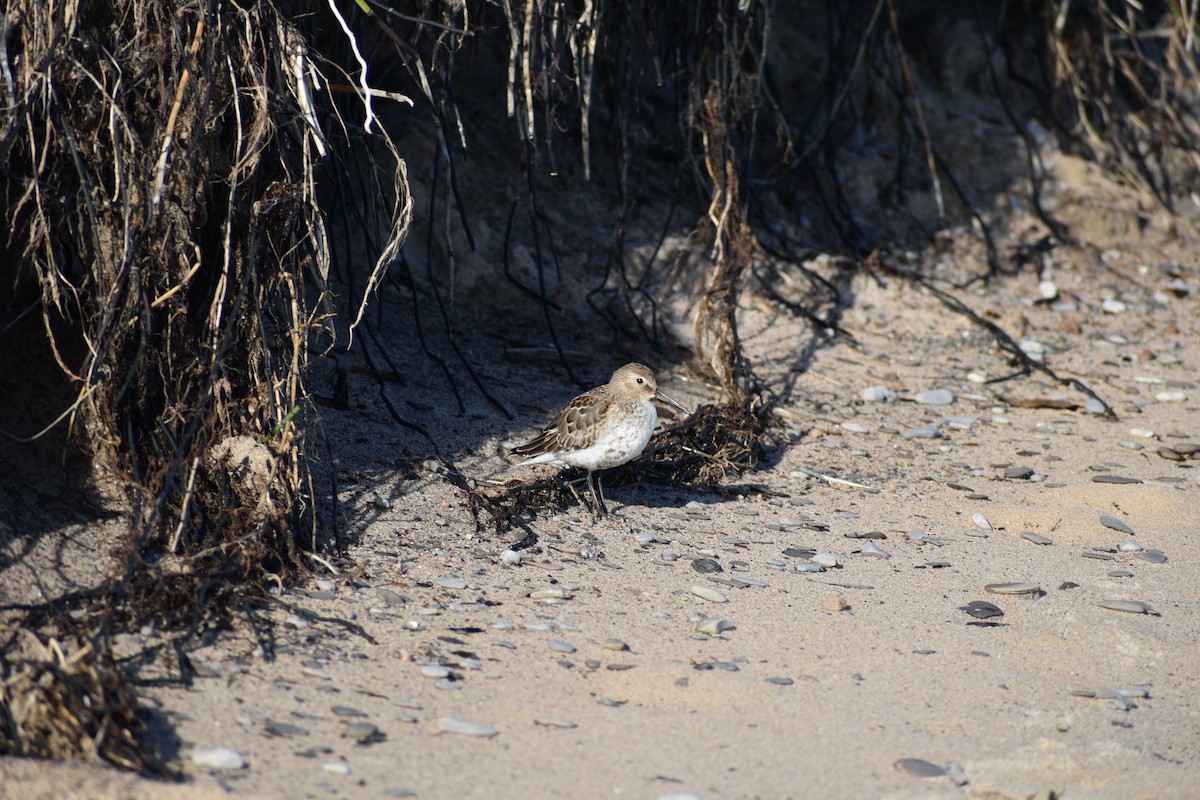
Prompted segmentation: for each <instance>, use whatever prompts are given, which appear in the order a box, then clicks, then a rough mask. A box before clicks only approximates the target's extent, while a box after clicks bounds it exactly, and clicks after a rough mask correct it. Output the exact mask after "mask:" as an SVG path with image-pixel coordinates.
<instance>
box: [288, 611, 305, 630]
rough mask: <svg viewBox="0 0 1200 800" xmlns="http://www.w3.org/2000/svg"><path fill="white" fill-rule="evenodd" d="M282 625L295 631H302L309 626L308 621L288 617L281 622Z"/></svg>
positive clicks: (301, 618)
mask: <svg viewBox="0 0 1200 800" xmlns="http://www.w3.org/2000/svg"><path fill="white" fill-rule="evenodd" d="M283 624H284V625H290V626H291V627H293V628H295V629H297V630H303V629H304V628H307V627H308V626H309V622H308V620H306V619H305V618H304V617H297V616H294V615H293V616H290V617H288V618H286V619H285V620H284V621H283Z"/></svg>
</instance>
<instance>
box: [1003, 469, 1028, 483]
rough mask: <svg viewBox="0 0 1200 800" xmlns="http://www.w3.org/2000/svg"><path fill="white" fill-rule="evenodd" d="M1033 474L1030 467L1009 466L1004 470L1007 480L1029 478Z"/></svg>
mask: <svg viewBox="0 0 1200 800" xmlns="http://www.w3.org/2000/svg"><path fill="white" fill-rule="evenodd" d="M1033 475H1034V472H1033V470H1032V469H1031V468H1030V467H1009V468H1008V469H1006V470H1004V477H1005V478H1008V479H1009V480H1018V481H1024V480H1029V479H1030V478H1032V477H1033Z"/></svg>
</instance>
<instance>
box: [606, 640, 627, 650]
mask: <svg viewBox="0 0 1200 800" xmlns="http://www.w3.org/2000/svg"><path fill="white" fill-rule="evenodd" d="M600 646H601V647H603V648H604V649H605V650H615V651H617V652H624V651H625V650H628V649H629V645H628V644H626V643H625V642H624V641H622V640H621V639H605V640H604V641H603V642H601V643H600Z"/></svg>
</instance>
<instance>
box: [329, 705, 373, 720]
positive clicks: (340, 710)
mask: <svg viewBox="0 0 1200 800" xmlns="http://www.w3.org/2000/svg"><path fill="white" fill-rule="evenodd" d="M329 710H330V711H332V712H333V713H334V715H335V716H338V717H365V716H367V713H366V712H365V711H359V710H358V709H357V708H353V707H352V706H333V707H332V708H331V709H329Z"/></svg>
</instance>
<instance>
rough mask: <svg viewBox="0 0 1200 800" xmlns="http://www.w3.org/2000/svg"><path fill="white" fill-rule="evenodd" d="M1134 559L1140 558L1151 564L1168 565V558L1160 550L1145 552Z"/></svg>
mask: <svg viewBox="0 0 1200 800" xmlns="http://www.w3.org/2000/svg"><path fill="white" fill-rule="evenodd" d="M1134 558H1140V559H1141V560H1142V561H1147V562H1149V563H1151V564H1165V563H1167V557H1166V556H1165V555H1163V554H1162V553H1161V552H1159V551H1158V550H1143V551H1142V552H1140V553H1135V554H1134Z"/></svg>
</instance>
